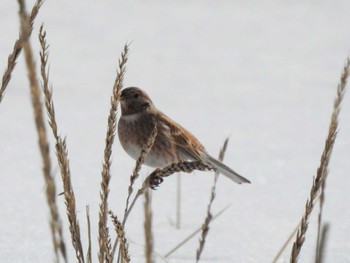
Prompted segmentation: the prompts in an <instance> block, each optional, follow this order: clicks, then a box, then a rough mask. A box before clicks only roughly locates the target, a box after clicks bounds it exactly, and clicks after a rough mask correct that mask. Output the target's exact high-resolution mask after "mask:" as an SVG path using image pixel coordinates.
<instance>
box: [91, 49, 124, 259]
mask: <svg viewBox="0 0 350 263" xmlns="http://www.w3.org/2000/svg"><path fill="white" fill-rule="evenodd" d="M128 52H129V46H128V45H127V44H126V45H124V50H123V52H122V53H121V58H120V59H119V68H118V71H117V76H116V79H115V81H114V85H113V94H112V96H111V108H110V110H109V116H108V126H107V134H106V139H105V149H104V156H103V164H102V172H101V177H102V178H101V191H100V198H101V203H100V211H99V223H98V225H99V236H98V242H99V252H98V258H99V262H100V263H102V262H103V261H104V259H105V258H107V257H108V258H109V257H111V255H106V252H107V251H106V250H107V237H106V235H105V234H106V228H107V213H108V194H109V182H110V179H111V164H112V146H113V142H114V138H115V130H116V126H117V108H118V103H119V99H120V91H121V89H122V88H123V80H124V75H125V72H126V62H127V61H128Z"/></svg>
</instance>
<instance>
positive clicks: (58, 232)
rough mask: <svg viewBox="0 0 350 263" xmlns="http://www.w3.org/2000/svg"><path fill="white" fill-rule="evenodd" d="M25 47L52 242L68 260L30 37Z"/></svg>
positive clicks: (21, 12) (23, 17)
mask: <svg viewBox="0 0 350 263" xmlns="http://www.w3.org/2000/svg"><path fill="white" fill-rule="evenodd" d="M18 4H19V7H20V10H19V15H20V20H21V27H22V34H23V35H24V34H25V33H23V30H25V28H26V25H27V24H28V23H30V22H29V17H28V14H27V12H26V8H25V1H24V0H18ZM23 49H24V55H25V61H26V65H27V72H28V79H29V85H30V92H31V101H32V107H33V110H34V121H35V126H36V130H37V134H38V144H39V149H40V154H41V159H42V162H43V175H44V180H45V184H46V189H45V192H46V201H47V204H48V206H49V211H50V230H51V238H52V243H53V247H54V251H55V256H56V261H57V262H59V261H60V256H59V253H61V256H62V257H63V260H64V261H65V262H67V253H66V245H65V242H64V239H63V230H62V222H61V219H60V215H59V211H58V207H57V203H56V195H57V194H56V185H55V180H54V177H53V175H52V171H51V158H50V154H49V152H50V151H49V142H48V138H47V132H46V127H45V121H44V113H43V112H44V110H43V104H42V101H41V93H40V88H39V83H38V79H37V72H36V67H35V62H34V58H33V52H32V48H31V44H30V41H29V38H28V39H26V41H25V42H24V45H23Z"/></svg>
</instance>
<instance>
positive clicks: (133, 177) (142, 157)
mask: <svg viewBox="0 0 350 263" xmlns="http://www.w3.org/2000/svg"><path fill="white" fill-rule="evenodd" d="M157 133H158V130H157V126H154V128H153V130H152V132H151V134H150V136H149V137H148V140H147V142H146V144H145V145H144V146H143V147H142V151H141V154H140V157H139V158H138V159H137V160H136V164H135V167H134V170H133V172H132V174H131V176H130V184H129V187H128V196H127V198H126V202H125V210H124V217H123V226H125V223H126V221H127V219H128V216H129V213H130V211H131V210H132V207H131V209H130V208H129V201H130V197H131V195H132V193H133V190H134V187H133V186H134V183H135V181H136V180H137V178H138V177H139V172H140V170H141V167H142V164H143V163H144V161H145V158H146V156H147V154H148V152H149V151H150V150H151V148H152V147H153V144H154V141H155V139H156V136H157ZM134 200H135V199H134ZM136 200H137V198H136ZM136 200H135V202H136ZM134 204H135V203H134ZM117 246H118V239H116V240H115V242H114V245H113V251H112V254H113V255H114V254H115V251H116V249H117Z"/></svg>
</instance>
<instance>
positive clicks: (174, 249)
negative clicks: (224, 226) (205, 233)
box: [164, 205, 231, 258]
mask: <svg viewBox="0 0 350 263" xmlns="http://www.w3.org/2000/svg"><path fill="white" fill-rule="evenodd" d="M230 206H231V205H228V206H226V207H225V208H224V209H222V210H221V211H219V213H217V214H216V215H214V216H213V217H212V220H211V221H214V220H215V219H216V218H218V217H219V216H220V215H222V213H224V212H225V211H226V210H227V209H228V208H229V207H230ZM200 231H202V227H199V228H198V229H197V230H195V231H194V232H193V233H192V234H191V235H189V236H188V237H187V238H185V239H184V240H183V241H181V242H180V243H179V244H177V245H176V246H175V247H174V248H173V249H171V250H170V251H169V252H167V253H166V254H165V255H164V257H165V258H167V257H169V256H170V255H171V254H172V253H174V252H175V251H176V250H178V249H179V248H180V247H182V246H183V245H184V244H186V243H187V242H188V241H190V240H191V239H192V238H193V237H195V236H196V235H197V234H198V233H199V232H200Z"/></svg>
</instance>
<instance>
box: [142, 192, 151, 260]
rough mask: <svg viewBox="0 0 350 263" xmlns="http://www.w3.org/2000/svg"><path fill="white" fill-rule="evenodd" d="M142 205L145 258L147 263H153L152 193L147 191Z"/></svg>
mask: <svg viewBox="0 0 350 263" xmlns="http://www.w3.org/2000/svg"><path fill="white" fill-rule="evenodd" d="M144 197H145V201H144V203H143V208H144V214H145V222H144V224H143V226H144V227H143V228H144V233H145V244H146V245H145V256H146V262H147V263H153V262H154V258H153V233H152V198H151V197H152V193H151V192H150V189H148V190H147V191H146V192H145V194H144Z"/></svg>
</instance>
